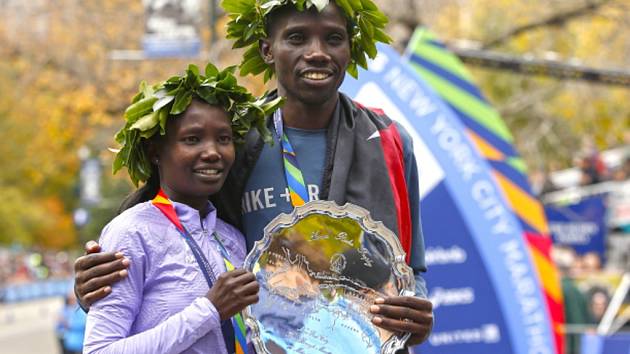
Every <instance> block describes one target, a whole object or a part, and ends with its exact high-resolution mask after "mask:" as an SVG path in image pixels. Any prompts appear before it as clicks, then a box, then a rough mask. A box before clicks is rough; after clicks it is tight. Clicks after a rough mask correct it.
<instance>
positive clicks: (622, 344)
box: [580, 333, 630, 354]
mask: <svg viewBox="0 0 630 354" xmlns="http://www.w3.org/2000/svg"><path fill="white" fill-rule="evenodd" d="M580 348H581V349H580V352H581V354H609V353H610V354H613V353H614V354H630V334H627V333H625V334H615V335H612V336H600V335H597V334H584V335H582V344H581V346H580Z"/></svg>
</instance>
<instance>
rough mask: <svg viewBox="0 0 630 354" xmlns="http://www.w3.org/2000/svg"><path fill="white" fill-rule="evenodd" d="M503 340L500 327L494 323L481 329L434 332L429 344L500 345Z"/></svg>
mask: <svg viewBox="0 0 630 354" xmlns="http://www.w3.org/2000/svg"><path fill="white" fill-rule="evenodd" d="M500 340H501V331H500V330H499V326H498V325H496V324H494V323H489V324H485V325H483V326H481V327H479V328H466V329H459V330H455V331H449V332H433V333H432V334H431V336H430V337H429V342H430V343H431V345H433V346H438V345H454V344H470V343H489V344H491V343H498V342H499V341H500Z"/></svg>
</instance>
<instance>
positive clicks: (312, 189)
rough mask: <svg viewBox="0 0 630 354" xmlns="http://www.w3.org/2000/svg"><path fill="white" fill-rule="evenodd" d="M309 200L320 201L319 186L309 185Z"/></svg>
mask: <svg viewBox="0 0 630 354" xmlns="http://www.w3.org/2000/svg"><path fill="white" fill-rule="evenodd" d="M308 199H309V200H310V201H313V200H319V186H318V185H316V184H309V185H308Z"/></svg>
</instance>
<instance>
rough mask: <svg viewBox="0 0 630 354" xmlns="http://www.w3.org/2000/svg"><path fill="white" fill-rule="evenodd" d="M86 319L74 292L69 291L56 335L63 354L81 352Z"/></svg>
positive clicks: (77, 353)
mask: <svg viewBox="0 0 630 354" xmlns="http://www.w3.org/2000/svg"><path fill="white" fill-rule="evenodd" d="M86 317H87V315H86V313H85V312H84V311H83V310H82V309H81V308H80V307H79V305H78V304H77V299H76V297H75V295H74V291H70V292H69V293H68V295H67V296H66V299H65V305H64V307H63V309H62V310H61V314H60V316H59V321H58V324H57V335H58V336H59V337H58V338H59V342H60V345H61V349H62V352H63V354H79V353H81V352H82V351H83V335H84V333H85V322H86Z"/></svg>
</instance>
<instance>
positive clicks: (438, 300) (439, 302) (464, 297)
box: [429, 287, 475, 309]
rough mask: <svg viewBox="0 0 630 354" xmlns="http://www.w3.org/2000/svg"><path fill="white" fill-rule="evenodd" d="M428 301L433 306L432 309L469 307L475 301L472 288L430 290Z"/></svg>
mask: <svg viewBox="0 0 630 354" xmlns="http://www.w3.org/2000/svg"><path fill="white" fill-rule="evenodd" d="M429 299H430V300H431V303H432V304H433V309H436V308H438V307H440V306H455V305H469V304H472V303H473V302H474V301H475V290H474V289H473V288H470V287H467V288H453V289H444V288H435V289H432V290H431V293H430V294H429Z"/></svg>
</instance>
